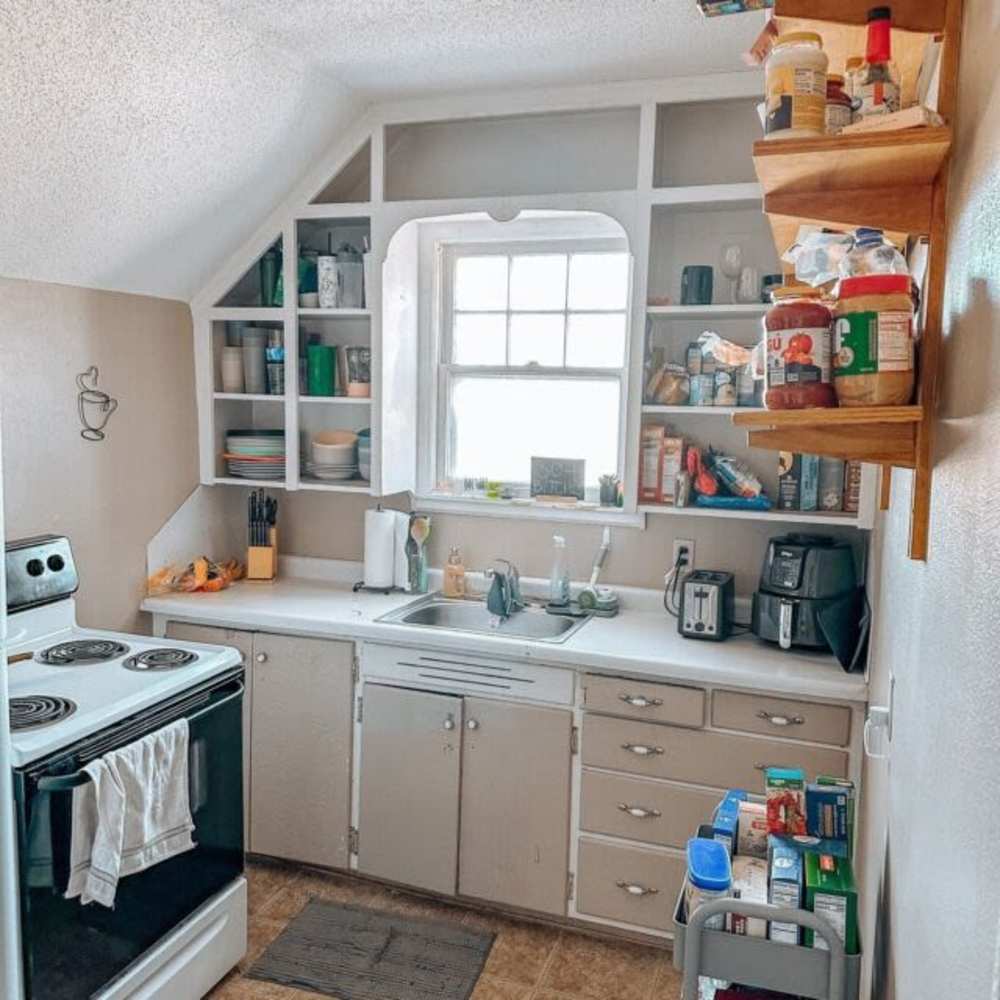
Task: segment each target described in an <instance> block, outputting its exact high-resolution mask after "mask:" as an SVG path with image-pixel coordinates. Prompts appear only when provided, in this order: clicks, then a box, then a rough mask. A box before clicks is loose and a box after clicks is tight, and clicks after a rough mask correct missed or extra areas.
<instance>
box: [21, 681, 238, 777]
mask: <svg viewBox="0 0 1000 1000" xmlns="http://www.w3.org/2000/svg"><path fill="white" fill-rule="evenodd" d="M236 684H237V687H236V689H235V690H234V691H233V692H232V693H231V694H228V695H226V697H225V698H222V699H220V700H219V701H216V702H213V703H212V704H210V705H206V706H205V708H201V709H199V710H198V711H197V712H195V713H194V714H193V715H187V716H182V718H186V719H187V720H188V723H191V722H194V721H195V719H200V718H201V717H202V716H203V715H207V714H208V713H209V712H214V711H215V710H216V709H217V708H221V707H222V706H223V705H226V704H228V703H229V702H231V701H232V700H233V699H235V698H239V697H241V696H242V694H243V690H244V684H243V682H242V681H237V682H236ZM88 781H90V775H89V774H87V772H86V771H74V772H73V773H72V774H55V775H48V776H46V777H42V778H39V779H38V783H37V785H36V787H37V789H38V791H39V792H69V791H72V790H73V789H74V788H80V787H81V786H82V785H85V784H87V782H88Z"/></svg>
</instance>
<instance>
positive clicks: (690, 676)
mask: <svg viewBox="0 0 1000 1000" xmlns="http://www.w3.org/2000/svg"><path fill="white" fill-rule="evenodd" d="M282 568H283V570H285V575H283V576H281V577H279V578H278V579H277V580H274V581H269V582H262V581H250V580H247V581H243V582H240V583H237V584H234V585H233V586H232V587H230V588H228V589H227V590H223V591H219V592H218V593H214V594H169V595H166V596H162V597H148V598H146V599H145V600H144V601H143V602H142V608H143V610H144V611H148V612H150V613H151V614H155V615H162V616H166V617H168V618H171V619H178V620H184V621H195V622H201V623H204V624H209V625H223V626H229V627H232V628H243V629H256V630H263V631H274V632H291V633H297V634H300V635H316V636H329V637H331V638H342V639H354V640H362V641H375V642H386V643H394V644H407V645H416V646H421V647H426V648H431V649H449V650H454V649H456V647H457V648H461V649H462V650H464V651H466V652H476V653H480V654H484V655H493V656H500V657H506V658H510V659H530V660H532V661H534V662H537V663H549V664H553V665H555V666H569V667H574V668H578V669H581V668H585V669H588V670H607V671H613V672H620V673H622V674H632V675H635V676H639V677H651V678H657V679H662V680H668V679H669V680H682V681H693V682H696V683H702V684H712V685H724V686H730V687H740V688H751V689H760V690H767V691H773V692H780V693H785V694H795V695H807V696H812V697H820V698H829V699H835V700H839V701H852V702H864V701H867V698H868V685H867V682H866V680H865V676H864V675H863V674H848V673H845V671H843V670H842V669H841V667H840V665H839V664H838V663H837V662H836V661H835V660H834V658H833V657H832V656H828V655H822V654H816V653H808V652H802V651H795V652H785V651H782V650H780V649H778V648H777V647H776V646H774V645H771V644H769V643H765V642H762V641H761V640H759V639H757V638H755V637H754V636H751V635H742V636H737V637H734V638H731V639H729V640H727V641H726V642H721V643H716V642H700V641H697V640H693V639H685V638H682V637H681V636H680V635H678V633H677V626H676V623H675V621H674V619H672V618H669V617H668V616H667V615H666V613H665V612H664V611H663V610H662V609H657V608H656V603H655V599H656V598H657V596H658V595H653V594H652V593H651V592H649V591H631V590H629V589H627V588H620V593H621V594H622V605H623V609H622V612H621V613H620V614H619V615H618V616H617V617H616V618H594V619H591V620H590V621H588V622H587V623H586V624H585V625H584V626H583V627H582V628H580V629H578V630H577V631H576V632H574V633H573V634H572V635H571V636H570V637H569V639H567V640H566V641H565V642H561V643H552V642H540V641H532V640H522V639H508V638H499V637H497V636H490V635H477V634H475V633H469V632H457V631H451V630H448V629H440V628H433V629H432V628H427V627H422V626H415V625H405V624H395V623H392V624H390V623H385V622H379V621H376V619H378V618H380V617H381V616H382V615H385V614H387V613H389V612H390V611H395V610H396V609H397V608H400V607H403V606H404V605H406V604H409V603H411V602H413V601H415V600H418V599H419V598H418V597H417V596H415V595H413V594H390V595H381V594H366V593H362V594H355V593H353V592H352V589H351V586H350V583H349V582H347V581H349V580H352V579H357V576H356V575H355V574H356V570H357V568H356V567H355V566H354V564H339V565H338V564H331V563H326V562H321V561H319V560H311V559H289V560H283V563H282ZM651 598H653V600H652V601H651Z"/></svg>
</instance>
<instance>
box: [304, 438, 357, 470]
mask: <svg viewBox="0 0 1000 1000" xmlns="http://www.w3.org/2000/svg"><path fill="white" fill-rule="evenodd" d="M357 447H358V436H357V434H355V433H354V431H320V432H319V433H317V434H314V435H313V437H312V440H311V441H310V442H309V449H310V456H311V457H312V460H313V461H314V462H315V463H316V464H317V465H350V464H352V463H353V462H355V461H356V459H357Z"/></svg>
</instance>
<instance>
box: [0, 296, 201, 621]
mask: <svg viewBox="0 0 1000 1000" xmlns="http://www.w3.org/2000/svg"><path fill="white" fill-rule="evenodd" d="M92 364H93V365H97V366H98V368H99V369H100V373H101V375H100V386H101V388H103V389H105V390H106V391H107V392H109V393H110V394H111V395H113V396H115V397H117V399H118V401H119V408H118V412H117V413H115V414H114V416H112V418H111V422H110V424H109V425H108V435H107V438H106V440H105V441H103V442H100V443H89V442H86V441H84V440H82V439H81V437H80V423H79V419H78V416H77V403H76V395H77V389H76V384H75V380H76V375H77V373H79V372H81V371H83V370H84V369H86V368H87V367H88V366H90V365H92ZM0 404H2V407H3V409H2V427H3V477H4V505H5V513H6V521H7V524H6V528H7V537H8V538H17V537H21V536H24V535H30V534H39V533H42V532H60V533H64V534H66V535H68V536H69V537H70V539H71V540H72V543H73V550H74V553H75V555H76V560H77V564H78V567H79V570H80V577H81V586H80V593H79V595H78V600H79V617H80V620H81V621H82V622H84V623H85V624H88V625H92V626H100V627H105V628H121V629H132V630H135V629H139V628H144V626H145V622H144V621H143V620H142V618H143V617H144V616H141V615H140V614H139V612H138V605H139V601H140V600H141V599H142V595H143V593H144V587H145V575H146V548H145V547H146V543H147V542H148V541H149V539H150V538H151V537H152V536H153V535H154V534H155V532H156V531H157V530H158V529H159V528H160V526H161V525H162V524H163V522H164V521H165V520H166V519H167V518H168V517H169V516H170V514H171V513H173V511H174V510H175V509H176V508H177V507H178V505H179V504H180V503H181V502H182V501H183V500H184V498H185V497H186V496H187V495H188V494H189V493H190V492H191V490H192V489H193V488H194V486H195V484H196V483H197V476H198V466H197V454H198V436H197V419H196V411H195V397H194V362H193V355H192V336H191V314H190V310H189V309H188V307H187V306H186V305H185V304H183V303H180V302H170V301H167V300H164V299H152V298H146V297H143V296H137V295H121V294H116V293H110V292H98V291H92V290H88V289H82V288H71V287H68V286H64V285H49V284H42V283H37V282H30V281H13V280H8V279H3V278H0Z"/></svg>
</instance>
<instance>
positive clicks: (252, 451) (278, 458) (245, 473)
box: [223, 429, 285, 480]
mask: <svg viewBox="0 0 1000 1000" xmlns="http://www.w3.org/2000/svg"><path fill="white" fill-rule="evenodd" d="M223 458H225V460H226V467H227V469H228V470H229V475H231V476H236V477H237V478H238V479H268V480H271V479H284V478H285V432H284V431H281V430H263V431H262V430H256V429H249V430H233V431H227V432H226V451H225V454H224V455H223Z"/></svg>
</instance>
